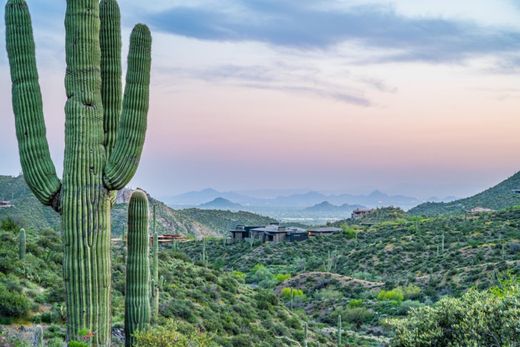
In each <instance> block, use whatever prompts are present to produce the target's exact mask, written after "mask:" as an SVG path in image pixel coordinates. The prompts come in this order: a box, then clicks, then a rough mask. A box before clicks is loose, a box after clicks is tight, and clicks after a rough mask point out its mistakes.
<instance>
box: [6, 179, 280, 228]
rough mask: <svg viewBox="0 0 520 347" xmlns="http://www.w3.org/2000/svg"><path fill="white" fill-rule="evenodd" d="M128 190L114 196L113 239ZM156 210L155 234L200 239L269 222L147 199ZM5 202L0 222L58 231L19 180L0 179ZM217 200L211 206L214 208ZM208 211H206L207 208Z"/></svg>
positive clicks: (50, 215) (120, 225)
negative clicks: (173, 207)
mask: <svg viewBox="0 0 520 347" xmlns="http://www.w3.org/2000/svg"><path fill="white" fill-rule="evenodd" d="M132 191H133V190H131V189H123V190H121V191H119V192H118V194H117V199H116V204H115V205H114V208H113V209H112V234H113V235H114V236H117V235H119V234H120V233H121V231H122V230H123V228H125V225H126V223H127V208H128V202H129V200H130V196H131V194H132ZM148 198H149V201H150V205H155V206H156V216H157V230H158V232H159V233H178V234H183V235H187V236H193V237H196V238H201V237H203V236H218V235H223V234H227V232H228V231H229V230H230V229H231V228H234V227H235V226H236V225H237V224H255V225H263V224H268V223H270V222H273V221H274V220H273V219H272V218H269V217H264V216H260V215H258V214H254V213H250V212H232V211H217V210H216V209H212V210H209V209H204V210H201V209H186V210H174V209H172V208H170V207H169V206H167V205H166V204H164V203H163V202H161V201H159V200H156V199H154V198H153V197H151V196H148ZM3 200H6V201H9V202H10V203H11V204H12V207H7V208H0V220H2V219H4V218H12V219H13V220H14V221H15V222H17V223H18V224H19V225H20V226H22V227H25V228H33V229H45V228H52V229H55V230H59V228H60V219H59V216H58V214H57V213H55V212H54V211H53V210H52V209H51V208H50V207H46V206H43V205H42V204H41V203H40V202H39V201H38V200H37V199H36V198H35V197H34V195H33V194H32V192H31V190H30V189H29V187H28V186H27V184H26V183H25V180H24V178H23V176H18V177H12V176H2V175H0V201H3ZM219 201H220V200H218V201H216V202H215V203H216V204H218V203H219ZM208 207H210V206H209V205H208Z"/></svg>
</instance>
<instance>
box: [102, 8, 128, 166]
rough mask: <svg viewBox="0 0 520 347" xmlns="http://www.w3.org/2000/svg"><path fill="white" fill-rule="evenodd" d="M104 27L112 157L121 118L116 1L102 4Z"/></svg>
mask: <svg viewBox="0 0 520 347" xmlns="http://www.w3.org/2000/svg"><path fill="white" fill-rule="evenodd" d="M99 17H100V20H101V27H100V33H99V42H100V46H101V80H102V83H101V98H102V100H103V110H104V112H105V114H104V116H103V122H104V130H105V149H106V153H107V158H109V157H110V154H111V152H112V149H113V148H114V145H115V143H116V136H117V127H118V126H119V118H120V116H121V100H122V86H121V12H120V10H119V5H118V4H117V1H116V0H101V2H100V3H99Z"/></svg>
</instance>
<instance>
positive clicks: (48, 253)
mask: <svg viewBox="0 0 520 347" xmlns="http://www.w3.org/2000/svg"><path fill="white" fill-rule="evenodd" d="M5 229H7V230H5ZM18 232H19V231H18V227H17V226H15V225H12V224H9V223H6V222H4V223H3V225H2V228H0V240H1V242H0V323H1V324H3V325H0V343H1V342H2V341H3V342H6V343H9V342H12V345H13V346H14V345H16V346H25V345H24V344H21V343H19V344H16V343H15V342H14V341H17V340H18V341H19V340H20V339H23V338H24V337H27V338H29V337H30V335H31V334H28V333H27V332H28V331H30V329H31V326H32V325H33V324H41V325H42V326H43V327H44V330H45V336H46V340H47V345H48V346H62V344H63V339H64V337H65V331H64V328H65V326H64V319H65V315H64V298H65V293H64V288H63V280H62V274H61V272H62V269H61V259H62V244H61V240H60V239H61V238H60V235H59V233H58V232H55V231H53V230H50V229H49V230H43V231H33V230H28V232H27V254H26V257H25V259H23V260H20V259H18V239H17V238H18ZM112 262H113V264H112V269H113V278H112V281H113V291H112V301H113V318H112V319H113V326H114V328H113V330H114V337H113V339H114V343H115V345H116V346H120V345H121V340H120V338H121V334H122V329H123V321H124V317H123V315H124V307H123V306H124V290H125V289H124V288H125V264H124V257H123V248H122V246H121V243H118V244H115V245H114V246H113V255H112ZM159 273H160V275H161V276H163V278H164V283H163V285H162V291H161V297H160V308H159V312H160V317H161V321H160V324H159V325H163V324H165V325H168V320H174V321H175V324H176V325H177V326H178V328H179V331H183V332H186V331H194V330H196V331H202V332H204V333H205V334H206V335H207V337H208V338H209V339H210V340H211V341H212V343H213V344H212V346H213V345H215V346H230V347H232V346H252V345H254V346H265V347H271V346H292V345H293V343H292V342H291V340H295V341H302V339H303V337H304V324H305V321H304V319H302V318H301V317H299V316H298V315H297V314H296V313H294V312H292V311H291V310H289V309H288V308H286V307H285V306H284V305H283V302H282V301H281V300H280V299H279V297H278V296H277V295H276V294H275V293H274V292H272V291H267V290H255V289H253V288H251V287H250V286H248V285H246V284H245V283H244V278H243V276H241V274H240V273H232V272H224V271H222V270H219V269H215V268H211V267H207V266H205V264H203V263H200V262H192V261H191V260H189V259H188V258H186V256H184V255H183V254H181V253H177V252H174V251H172V250H170V249H163V250H162V251H161V252H160V255H159ZM20 325H23V326H26V328H24V329H19V328H18V327H19V326H20ZM308 336H309V341H313V342H314V343H316V344H317V343H318V342H319V343H320V344H321V345H322V346H331V345H332V344H331V343H330V337H329V336H328V335H327V334H324V333H322V332H320V331H319V330H318V329H317V328H315V327H314V326H313V325H312V324H311V325H310V327H309V333H308ZM2 339H3V340H2ZM2 345H3V344H2ZM7 345H11V344H7Z"/></svg>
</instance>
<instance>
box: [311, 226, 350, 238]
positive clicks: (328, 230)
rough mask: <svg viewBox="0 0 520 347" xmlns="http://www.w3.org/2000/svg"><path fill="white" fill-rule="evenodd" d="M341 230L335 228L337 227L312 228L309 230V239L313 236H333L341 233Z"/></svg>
mask: <svg viewBox="0 0 520 347" xmlns="http://www.w3.org/2000/svg"><path fill="white" fill-rule="evenodd" d="M341 230H342V229H341V228H335V227H321V228H312V229H309V230H308V231H307V232H308V235H309V237H312V236H324V235H333V234H337V233H340V232H341Z"/></svg>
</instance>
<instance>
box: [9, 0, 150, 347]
mask: <svg viewBox="0 0 520 347" xmlns="http://www.w3.org/2000/svg"><path fill="white" fill-rule="evenodd" d="M5 17H6V36H7V40H6V42H7V44H6V47H7V52H8V56H9V64H10V68H11V80H12V84H13V86H12V99H13V100H12V101H13V110H14V113H15V123H16V134H17V138H18V146H19V153H20V160H21V164H22V170H23V172H24V178H25V180H26V182H27V184H28V185H29V187H30V188H31V190H32V191H33V193H34V194H35V196H36V197H37V198H38V199H39V200H40V201H41V202H42V203H43V204H45V205H49V206H52V207H53V208H54V209H55V210H56V211H57V212H59V213H61V218H62V228H63V233H62V235H63V244H64V260H63V275H64V281H65V291H66V304H67V338H68V340H69V341H70V340H78V339H79V338H80V336H79V331H80V330H84V329H87V330H88V331H89V332H90V333H91V334H92V339H91V341H90V344H91V345H93V346H110V340H111V321H110V312H111V308H110V292H111V269H110V265H111V262H110V209H111V206H112V203H113V201H114V197H115V194H114V191H116V190H119V189H122V188H123V187H124V186H125V185H126V184H127V183H128V182H129V181H130V179H131V178H132V176H133V175H134V173H135V171H136V169H137V166H138V163H139V159H140V156H141V151H142V147H143V142H144V136H145V132H146V118H147V112H148V99H149V82H150V64H151V58H150V56H151V35H150V31H149V30H148V28H147V27H146V26H144V25H137V26H136V27H135V28H134V30H133V32H132V36H131V39H130V52H129V55H128V72H127V82H126V87H125V88H126V89H125V97H124V101H123V105H121V100H122V97H121V89H122V88H121V61H120V50H121V38H120V36H121V34H120V13H119V6H118V4H117V1H116V0H102V1H101V3H99V1H98V0H67V10H66V18H65V33H66V63H67V72H66V77H65V89H66V94H67V102H66V105H65V115H66V117H65V157H64V169H63V180H62V181H60V180H59V178H58V177H57V175H56V170H55V168H54V164H53V163H52V160H51V158H50V154H49V148H48V144H47V139H46V135H45V123H44V116H43V106H42V97H41V92H40V87H39V83H38V72H37V67H36V58H35V46H34V40H33V33H32V25H31V18H30V14H29V10H28V7H27V4H26V2H25V0H9V1H8V2H7V5H6V11H5Z"/></svg>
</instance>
